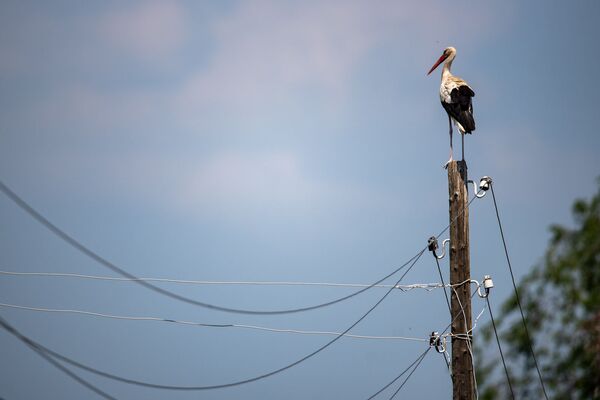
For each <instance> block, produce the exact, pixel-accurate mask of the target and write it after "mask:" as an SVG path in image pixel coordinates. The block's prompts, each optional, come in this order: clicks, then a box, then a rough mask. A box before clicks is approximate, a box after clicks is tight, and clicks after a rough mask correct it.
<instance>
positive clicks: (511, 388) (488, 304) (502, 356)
mask: <svg viewBox="0 0 600 400" xmlns="http://www.w3.org/2000/svg"><path fill="white" fill-rule="evenodd" d="M485 301H486V302H487V306H488V310H490V318H491V319H492V327H494V335H495V336H496V343H498V350H500V357H501V358H502V365H503V366H504V373H505V374H506V380H507V381H508V387H509V388H510V395H511V397H512V398H513V400H514V399H515V393H514V392H513V387H512V383H511V382H510V375H509V374H508V368H506V362H505V361H504V353H503V352H502V346H501V345H500V338H499V337H498V331H497V330H496V321H494V314H493V313H492V306H491V305H490V300H489V298H488V297H486V298H485Z"/></svg>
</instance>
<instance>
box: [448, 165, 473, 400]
mask: <svg viewBox="0 0 600 400" xmlns="http://www.w3.org/2000/svg"><path fill="white" fill-rule="evenodd" d="M448 194H449V196H450V197H449V198H450V284H452V285H456V284H460V283H463V282H468V281H469V280H470V279H471V260H470V255H469V209H468V208H467V204H468V202H469V192H468V187H467V163H466V162H465V161H452V162H450V163H449V164H448ZM454 288H455V289H456V291H454V290H453V291H452V298H451V301H450V303H451V307H450V308H451V310H452V315H451V318H452V321H453V322H452V335H453V336H452V395H453V396H452V398H453V400H473V399H474V398H475V381H474V379H473V360H472V358H471V352H470V351H469V346H471V347H472V341H471V336H470V335H469V336H467V332H469V331H470V330H471V323H472V322H471V285H470V283H463V284H462V285H459V286H454ZM455 335H458V337H457V336H455Z"/></svg>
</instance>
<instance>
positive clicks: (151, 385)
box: [9, 249, 425, 391]
mask: <svg viewBox="0 0 600 400" xmlns="http://www.w3.org/2000/svg"><path fill="white" fill-rule="evenodd" d="M424 252H425V249H423V250H422V251H421V252H420V253H419V254H418V255H417V257H416V258H415V259H414V261H413V262H412V263H411V265H410V267H408V268H407V270H406V271H404V273H403V274H402V276H401V277H400V278H399V279H398V281H397V282H396V284H399V283H400V282H401V281H402V279H404V277H405V276H406V274H408V273H409V272H410V270H411V269H412V267H413V266H414V265H415V264H416V262H417V261H418V260H419V259H420V258H421V256H422V255H423V253H424ZM393 290H394V289H393V288H390V289H388V290H387V291H386V293H385V294H384V295H383V296H382V297H381V298H380V299H379V300H378V301H377V302H376V303H375V304H374V305H373V306H372V307H371V308H370V309H369V310H368V311H367V312H366V313H364V314H363V315H362V316H361V317H360V318H359V319H358V320H356V321H355V322H354V323H353V324H352V325H350V327H348V328H347V329H346V330H345V331H344V332H342V334H340V335H338V336H336V337H335V338H333V339H332V340H330V341H329V342H327V343H326V344H324V345H323V346H321V347H319V348H318V349H317V350H315V351H313V352H312V353H309V354H308V355H306V356H304V357H302V358H300V359H299V360H297V361H295V362H293V363H291V364H288V365H286V366H285V367H281V368H279V369H277V370H274V371H271V372H268V373H265V374H262V375H259V376H256V377H253V378H249V379H244V380H241V381H236V382H231V383H225V384H220V385H210V386H175V385H160V384H155V383H150V382H143V381H138V380H134V379H128V378H123V377H121V376H118V375H114V374H110V373H107V372H104V371H100V370H98V369H96V368H93V367H90V366H87V365H84V364H82V363H80V362H77V361H75V360H73V359H71V358H69V357H66V356H63V355H62V354H59V353H57V352H54V351H52V350H50V349H48V348H46V347H44V346H42V345H41V344H39V343H36V342H34V341H33V340H31V339H28V340H30V341H31V342H32V343H35V345H36V346H37V347H38V348H40V349H42V350H43V351H44V352H45V353H47V354H49V355H51V356H52V357H55V358H58V359H60V360H62V361H64V362H66V363H69V364H71V365H74V366H76V367H78V368H81V369H84V370H86V371H88V372H91V373H94V374H96V375H100V376H103V377H105V378H108V379H112V380H116V381H119V382H123V383H128V384H131V385H136V386H143V387H149V388H154V389H167V390H186V391H192V390H211V389H223V388H227V387H233V386H238V385H243V384H246V383H251V382H255V381H258V380H261V379H265V378H268V377H270V376H273V375H276V374H279V373H281V372H283V371H285V370H288V369H290V368H292V367H295V366H296V365H298V364H300V363H302V362H304V361H306V360H308V359H309V358H311V357H313V356H315V355H317V354H318V353H320V352H321V351H323V350H325V349H326V348H327V347H329V346H331V345H332V344H333V343H335V342H336V341H338V340H339V339H340V338H341V337H343V335H345V334H347V333H348V332H349V331H350V330H351V329H352V328H354V327H355V326H356V325H358V324H359V323H360V322H361V321H363V320H364V319H365V318H366V317H367V316H368V315H369V314H370V313H371V312H373V310H375V309H376V308H377V307H378V306H379V305H380V304H381V303H382V302H383V301H384V300H385V299H386V298H387V297H388V296H389V294H390V293H391V292H392V291H393ZM13 329H14V328H13ZM15 331H16V330H15ZM9 332H11V331H9ZM11 333H12V332H11ZM23 337H24V336H23Z"/></svg>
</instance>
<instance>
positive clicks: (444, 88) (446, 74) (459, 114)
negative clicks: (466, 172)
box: [427, 47, 475, 168]
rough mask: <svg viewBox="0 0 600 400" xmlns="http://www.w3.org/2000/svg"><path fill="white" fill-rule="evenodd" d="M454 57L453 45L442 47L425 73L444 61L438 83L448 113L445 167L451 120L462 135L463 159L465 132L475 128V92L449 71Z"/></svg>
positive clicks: (443, 104) (443, 105)
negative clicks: (437, 56) (448, 126)
mask: <svg viewBox="0 0 600 400" xmlns="http://www.w3.org/2000/svg"><path fill="white" fill-rule="evenodd" d="M454 57H456V49H455V48H454V47H447V48H446V49H444V52H443V53H442V56H441V57H440V58H439V59H438V60H437V61H436V63H435V64H434V65H433V67H431V69H430V70H429V72H428V73H427V75H429V74H431V73H432V72H433V70H434V69H436V68H437V67H438V65H440V64H441V63H442V61H445V63H444V69H443V70H442V84H441V85H440V100H441V101H442V107H444V109H445V110H446V112H447V113H448V125H450V159H449V160H448V162H447V163H446V164H445V165H444V167H445V168H447V167H448V164H449V163H450V161H452V121H454V123H455V124H456V127H457V128H458V130H459V131H460V133H461V135H462V158H463V160H464V159H465V133H471V132H473V131H474V130H475V120H474V119H473V103H472V102H471V98H472V97H473V96H475V92H474V91H473V89H471V88H470V87H469V85H468V84H467V82H465V81H463V80H462V79H460V78H459V77H457V76H454V75H452V73H451V72H450V67H452V61H454Z"/></svg>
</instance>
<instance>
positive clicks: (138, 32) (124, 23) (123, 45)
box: [99, 1, 188, 62]
mask: <svg viewBox="0 0 600 400" xmlns="http://www.w3.org/2000/svg"><path fill="white" fill-rule="evenodd" d="M187 28H188V26H187V21H186V19H185V13H184V11H183V9H182V8H181V5H180V4H179V3H176V2H173V1H153V2H142V3H140V5H137V6H135V7H129V8H126V7H124V8H118V9H117V10H115V11H114V12H111V13H110V14H108V15H106V16H104V17H103V18H102V19H101V21H100V25H99V31H100V34H101V35H102V36H103V37H104V38H105V39H107V40H108V41H109V42H110V44H111V45H112V46H114V47H115V48H118V49H122V50H124V51H125V52H127V53H129V54H131V55H133V56H137V57H140V58H142V59H146V60H149V61H152V62H161V60H165V59H166V58H168V57H169V56H171V55H172V54H173V53H175V52H177V51H179V50H180V49H181V47H182V46H183V44H184V40H185V38H186V35H187V33H188V31H187Z"/></svg>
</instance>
